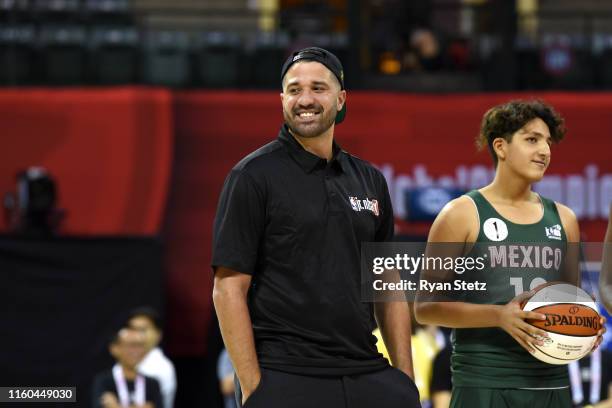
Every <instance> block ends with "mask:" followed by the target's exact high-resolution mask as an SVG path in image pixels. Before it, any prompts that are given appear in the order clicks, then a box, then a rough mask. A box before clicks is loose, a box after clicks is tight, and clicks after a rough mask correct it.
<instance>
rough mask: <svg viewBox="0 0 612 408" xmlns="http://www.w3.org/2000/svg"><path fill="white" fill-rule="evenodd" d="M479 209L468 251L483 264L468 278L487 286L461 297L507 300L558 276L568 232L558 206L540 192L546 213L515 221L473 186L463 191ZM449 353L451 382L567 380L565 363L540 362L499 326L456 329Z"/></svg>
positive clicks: (548, 383) (549, 384) (537, 384)
mask: <svg viewBox="0 0 612 408" xmlns="http://www.w3.org/2000/svg"><path fill="white" fill-rule="evenodd" d="M467 196H468V197H470V198H471V199H472V200H473V201H474V204H475V205H476V208H477V210H478V217H479V225H480V231H479V233H478V238H477V240H476V245H475V246H474V248H473V249H472V251H471V253H470V256H472V257H477V256H482V257H484V259H485V260H486V261H485V265H486V266H485V268H484V269H483V270H481V271H477V272H475V276H472V277H471V279H473V280H479V281H480V282H486V284H487V291H486V292H480V293H475V292H469V293H466V294H465V295H464V298H463V299H464V300H465V301H466V302H470V303H479V304H499V305H502V304H506V303H508V302H509V301H510V300H512V299H513V298H514V297H515V296H516V295H518V294H519V293H522V292H523V291H528V290H530V289H533V288H534V287H536V286H538V285H539V284H541V283H544V282H546V281H554V280H560V278H561V268H562V266H563V265H562V262H563V255H564V253H565V249H566V243H567V238H566V236H565V231H564V230H563V224H562V223H561V219H560V217H559V213H558V211H557V207H556V205H555V203H554V202H553V201H551V200H548V199H545V198H542V197H540V199H541V202H542V206H543V208H544V214H543V216H542V218H541V219H540V221H538V222H536V223H534V224H515V223H513V222H511V221H509V220H507V219H506V218H504V217H503V216H502V215H501V214H499V213H498V212H497V211H496V210H495V208H493V206H492V205H491V204H490V203H489V202H488V201H487V200H486V199H485V198H484V197H483V196H482V194H480V192H478V191H476V190H474V191H470V192H469V193H467ZM452 342H453V354H452V358H451V362H452V373H453V384H454V385H455V386H464V387H486V388H554V387H565V386H568V385H569V381H568V374H567V367H566V366H565V365H562V366H556V365H551V364H547V363H543V362H541V361H539V360H537V359H536V358H535V357H533V356H532V355H530V354H529V352H527V351H526V350H525V349H524V348H523V347H521V346H520V345H519V344H518V343H517V342H516V340H514V339H513V338H512V337H511V336H510V335H509V334H507V333H506V332H505V331H503V330H502V329H500V328H477V329H455V330H454V331H453V336H452Z"/></svg>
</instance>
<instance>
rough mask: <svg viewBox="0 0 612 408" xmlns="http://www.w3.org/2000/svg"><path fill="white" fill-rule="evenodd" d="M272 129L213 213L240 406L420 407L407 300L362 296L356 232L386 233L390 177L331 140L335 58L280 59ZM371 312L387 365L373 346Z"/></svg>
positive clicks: (314, 51)
mask: <svg viewBox="0 0 612 408" xmlns="http://www.w3.org/2000/svg"><path fill="white" fill-rule="evenodd" d="M281 84H282V93H281V95H280V97H281V102H282V107H283V117H284V120H285V123H284V124H283V125H282V126H281V129H280V132H279V134H278V139H277V140H275V141H273V142H271V143H269V144H267V145H265V146H263V147H262V148H260V149H259V150H257V151H255V152H253V153H251V154H250V155H248V156H247V157H245V158H244V159H243V160H241V161H240V162H239V163H238V164H237V165H236V166H235V167H234V168H233V169H232V170H231V172H230V174H229V175H228V177H227V179H226V181H225V184H224V186H223V190H222V192H221V197H220V199H219V204H218V208H217V214H216V218H215V223H214V233H213V259H212V266H213V268H214V271H215V283H214V289H213V299H214V304H215V309H216V311H217V316H218V318H219V325H220V327H221V333H222V335H223V340H224V342H225V346H226V348H227V350H228V352H229V354H230V356H231V359H232V362H233V363H234V368H235V370H236V375H237V379H238V381H239V384H238V385H237V387H236V394H237V403H238V404H245V406H249V407H250V408H256V407H266V408H272V407H292V408H312V407H317V408H336V407H341V406H350V407H353V408H361V407H363V408H365V407H386V408H395V407H398V408H399V407H402V408H407V407H419V406H420V404H419V401H418V390H417V388H416V386H415V384H414V381H413V379H412V377H413V371H412V356H411V348H410V333H411V332H410V314H409V308H408V304H407V303H406V302H379V303H376V304H374V305H373V304H371V303H370V304H368V303H362V301H361V290H360V283H361V276H360V256H361V242H364V241H378V242H384V241H390V240H391V239H392V238H393V232H394V229H393V228H394V224H393V210H392V208H391V200H390V197H389V192H388V188H387V183H386V181H385V178H384V176H383V175H382V173H381V172H380V171H378V170H377V169H375V168H374V167H373V166H371V165H370V164H369V163H367V162H365V161H363V160H360V159H358V158H356V157H354V156H352V155H350V154H349V153H347V152H345V151H343V150H342V149H341V148H340V147H339V146H338V145H337V143H336V142H335V141H334V128H335V124H336V123H339V122H341V121H342V119H343V118H344V115H345V112H346V91H345V89H344V71H343V69H342V64H341V63H340V61H339V60H338V58H337V57H336V56H335V55H333V54H332V53H330V52H328V51H326V50H324V49H321V48H316V47H311V48H305V49H302V50H299V51H297V52H295V53H293V54H292V55H290V56H289V58H288V59H287V61H286V62H285V64H284V65H283V67H282V69H281ZM375 317H376V320H377V321H378V325H379V327H380V328H381V331H382V334H383V338H384V340H385V343H386V346H387V349H388V350H389V354H390V356H391V358H392V360H393V364H394V365H395V367H397V368H393V367H391V366H389V363H388V361H387V360H386V359H384V358H383V357H382V356H381V355H380V354H379V353H378V352H377V350H376V339H375V337H374V336H373V335H372V330H373V329H374V327H373V325H374V322H375Z"/></svg>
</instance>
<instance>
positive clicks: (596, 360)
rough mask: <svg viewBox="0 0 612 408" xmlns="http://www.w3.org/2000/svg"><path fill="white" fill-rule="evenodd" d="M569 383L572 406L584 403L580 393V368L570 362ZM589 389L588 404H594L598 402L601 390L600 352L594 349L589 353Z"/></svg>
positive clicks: (582, 395)
mask: <svg viewBox="0 0 612 408" xmlns="http://www.w3.org/2000/svg"><path fill="white" fill-rule="evenodd" d="M569 374H570V382H571V385H572V387H571V388H572V400H573V401H574V404H580V403H582V401H584V393H583V392H582V378H581V377H582V376H581V375H580V366H579V364H578V362H577V361H572V362H571V363H570V364H569ZM589 376H590V380H591V381H590V382H591V389H590V395H589V402H590V403H591V404H595V403H597V402H599V394H600V389H601V351H600V350H599V348H598V349H596V350H595V351H594V352H593V353H591V368H590V372H589Z"/></svg>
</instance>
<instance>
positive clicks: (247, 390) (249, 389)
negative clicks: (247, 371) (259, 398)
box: [240, 371, 261, 405]
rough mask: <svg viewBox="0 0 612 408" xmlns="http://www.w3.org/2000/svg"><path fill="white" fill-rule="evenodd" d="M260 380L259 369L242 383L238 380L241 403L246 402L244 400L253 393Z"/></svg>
mask: <svg viewBox="0 0 612 408" xmlns="http://www.w3.org/2000/svg"><path fill="white" fill-rule="evenodd" d="M260 382H261V371H259V372H257V374H256V375H255V377H254V378H252V379H249V381H244V383H243V382H242V381H241V382H240V390H241V391H242V404H243V405H244V403H245V402H246V400H247V399H248V398H249V397H250V396H251V394H253V392H254V391H255V389H256V388H257V387H258V386H259V383H260Z"/></svg>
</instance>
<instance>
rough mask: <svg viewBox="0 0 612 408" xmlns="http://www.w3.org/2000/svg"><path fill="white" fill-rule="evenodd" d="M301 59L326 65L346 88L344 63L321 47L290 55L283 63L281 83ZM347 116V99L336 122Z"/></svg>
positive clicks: (341, 85)
mask: <svg viewBox="0 0 612 408" xmlns="http://www.w3.org/2000/svg"><path fill="white" fill-rule="evenodd" d="M300 61H316V62H318V63H320V64H323V65H325V67H326V68H327V69H329V70H330V71H331V72H332V74H334V76H335V77H336V78H338V82H340V89H344V69H343V68H342V63H341V62H340V60H339V59H338V57H336V56H335V55H334V54H332V53H331V52H329V51H327V50H325V49H323V48H319V47H308V48H302V49H301V50H299V51H296V52H294V53H293V54H291V55H289V57H288V58H287V60H286V61H285V63H284V64H283V69H282V70H281V83H282V82H283V78H285V74H287V71H289V68H291V66H292V65H293V64H295V63H296V62H300ZM345 116H346V101H345V102H344V105H343V106H342V109H340V111H339V112H338V114H337V115H336V123H340V122H342V121H343V120H344V117H345Z"/></svg>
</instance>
